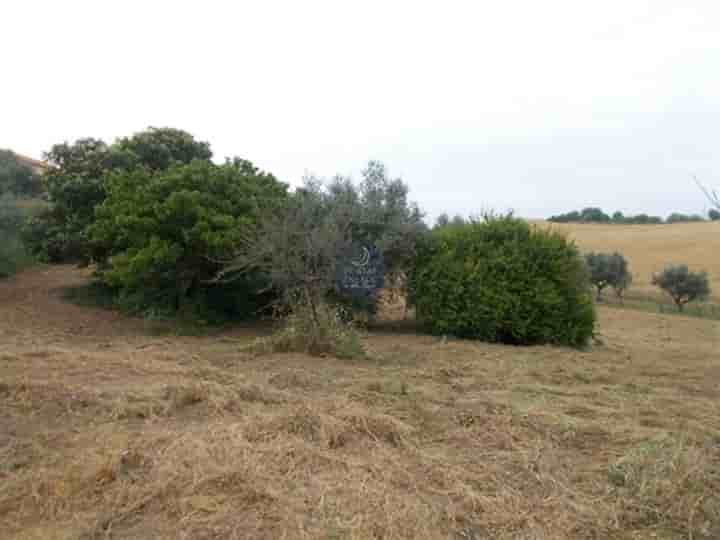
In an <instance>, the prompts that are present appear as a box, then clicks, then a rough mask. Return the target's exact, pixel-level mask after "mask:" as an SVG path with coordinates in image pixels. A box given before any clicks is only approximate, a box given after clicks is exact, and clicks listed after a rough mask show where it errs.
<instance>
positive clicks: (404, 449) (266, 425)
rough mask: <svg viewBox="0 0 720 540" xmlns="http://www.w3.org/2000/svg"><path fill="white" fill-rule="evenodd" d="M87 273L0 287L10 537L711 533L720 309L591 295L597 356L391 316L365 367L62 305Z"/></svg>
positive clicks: (715, 513)
mask: <svg viewBox="0 0 720 540" xmlns="http://www.w3.org/2000/svg"><path fill="white" fill-rule="evenodd" d="M662 229H665V228H662ZM658 230H661V228H658ZM577 234H578V235H579V236H580V235H582V234H584V233H582V232H578V233H577ZM638 234H640V235H642V234H643V233H638ZM647 234H648V235H651V233H650V232H648V233H647ZM628 236H632V234H631V233H628ZM601 242H602V234H599V232H598V234H597V244H596V246H594V247H597V248H602V247H604V246H606V245H607V246H608V247H609V246H610V244H609V243H608V244H602V243H601ZM633 242H634V241H631V240H630V239H629V238H626V240H624V241H623V244H622V245H620V246H615V245H614V244H613V247H619V248H622V247H623V246H628V248H630V247H632V248H633V249H637V245H636V244H635V243H633ZM628 254H629V255H630V256H631V257H632V253H630V252H629V253H628ZM648 259H650V257H648ZM637 264H638V266H639V265H640V264H648V267H650V266H652V264H653V263H652V262H650V261H648V262H645V263H639V262H638V263H637ZM83 280H84V276H83V274H82V273H81V272H80V271H78V270H75V269H73V268H70V267H54V268H44V267H40V268H36V269H33V270H30V271H27V272H25V273H23V274H21V275H19V276H16V277H15V278H13V279H11V280H9V281H4V282H0V537H1V538H3V539H50V540H52V539H78V540H79V539H131V538H132V539H148V540H150V539H177V538H180V539H211V538H213V539H215V538H228V539H233V538H234V539H244V538H267V539H271V538H286V539H294V538H307V539H310V538H321V539H328V540H329V539H385V540H391V539H400V538H407V539H453V540H461V539H464V540H481V539H495V538H497V539H518V540H520V539H524V540H531V539H532V540H545V539H547V540H564V539H640V538H642V539H645V538H653V539H687V540H690V539H692V540H701V539H703V540H712V539H718V538H720V359H719V357H718V352H717V351H718V346H719V345H720V323H718V322H717V321H709V320H702V319H691V318H685V317H679V316H662V315H657V314H649V313H643V312H638V311H632V310H618V309H607V308H604V309H601V310H600V325H599V329H600V341H599V342H597V343H596V344H595V345H594V346H593V347H592V349H591V350H587V351H577V350H570V349H562V348H552V347H534V348H520V347H503V346H493V345H487V344H482V343H473V342H468V341H456V340H442V339H437V338H433V337H429V336H423V335H419V334H416V333H414V332H412V331H411V329H404V330H403V329H399V328H395V329H391V328H382V327H381V328H377V329H375V330H373V331H372V332H371V333H370V334H369V335H368V336H367V337H366V338H365V339H366V344H367V346H368V348H369V349H370V351H371V353H372V358H371V359H370V360H365V361H362V362H360V361H341V360H337V359H335V358H330V357H327V358H311V357H306V356H304V355H301V354H276V355H271V356H251V355H249V354H247V353H245V352H243V351H242V348H243V346H244V345H245V344H247V343H248V342H249V341H250V340H251V339H252V338H253V337H254V336H256V335H258V334H260V333H263V332H265V331H266V329H262V328H238V329H235V330H233V331H225V332H223V333H220V334H218V335H213V336H204V337H194V338H191V337H177V336H172V337H168V336H167V335H165V336H162V335H158V333H157V331H156V330H157V329H153V328H149V327H147V326H146V325H145V324H144V323H143V322H142V321H138V320H132V319H127V318H124V317H122V316H120V315H118V314H116V313H113V312H111V311H103V310H99V309H93V308H87V307H79V306H75V305H71V304H67V303H65V302H63V301H62V300H61V299H60V291H61V289H62V287H65V286H68V285H73V284H79V283H82V282H83ZM151 330H153V331H151Z"/></svg>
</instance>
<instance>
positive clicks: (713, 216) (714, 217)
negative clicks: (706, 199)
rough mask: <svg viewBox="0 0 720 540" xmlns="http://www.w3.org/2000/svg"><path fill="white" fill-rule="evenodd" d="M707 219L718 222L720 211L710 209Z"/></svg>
mask: <svg viewBox="0 0 720 540" xmlns="http://www.w3.org/2000/svg"><path fill="white" fill-rule="evenodd" d="M708 218H710V219H711V220H712V221H717V220H720V210H715V209H714V208H711V209H710V211H709V212H708Z"/></svg>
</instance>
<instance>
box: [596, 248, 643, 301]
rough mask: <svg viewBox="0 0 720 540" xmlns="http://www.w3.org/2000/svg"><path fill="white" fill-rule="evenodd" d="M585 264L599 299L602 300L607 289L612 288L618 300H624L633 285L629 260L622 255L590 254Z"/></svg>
mask: <svg viewBox="0 0 720 540" xmlns="http://www.w3.org/2000/svg"><path fill="white" fill-rule="evenodd" d="M585 262H586V263H587V266H588V268H589V270H590V282H591V283H592V284H593V285H594V286H595V289H596V290H597V299H598V300H601V299H602V292H603V290H604V289H605V288H606V287H612V288H613V289H614V290H615V294H616V296H617V297H618V298H621V299H622V298H623V296H624V294H625V292H626V291H627V289H628V288H629V287H630V284H631V283H632V274H631V273H630V268H629V265H628V262H627V259H625V257H624V256H623V255H622V254H621V253H617V252H615V253H594V252H592V253H588V254H587V255H585Z"/></svg>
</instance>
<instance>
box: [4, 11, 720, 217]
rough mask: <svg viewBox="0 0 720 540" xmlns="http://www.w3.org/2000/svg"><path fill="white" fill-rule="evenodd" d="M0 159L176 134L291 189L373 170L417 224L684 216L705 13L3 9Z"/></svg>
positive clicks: (708, 111)
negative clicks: (417, 208) (421, 212)
mask: <svg viewBox="0 0 720 540" xmlns="http://www.w3.org/2000/svg"><path fill="white" fill-rule="evenodd" d="M1 16H2V31H0V50H2V51H3V69H2V72H3V82H2V84H1V85H0V98H1V99H0V111H2V114H1V116H0V148H2V147H6V148H11V149H14V150H16V151H18V152H21V153H25V154H29V155H32V156H36V157H40V156H41V154H42V152H43V151H45V150H47V149H48V148H49V147H50V146H51V145H52V144H54V143H56V142H61V141H63V140H74V139H76V138H79V137H85V136H94V137H101V138H103V139H106V140H107V141H112V140H113V139H114V138H116V137H118V136H123V135H128V134H131V133H133V132H135V131H139V130H141V129H143V128H145V127H147V126H150V125H153V126H172V127H178V128H182V129H185V130H188V131H190V132H192V133H193V134H195V135H196V136H197V137H199V138H201V139H203V140H207V141H209V142H210V143H211V144H212V147H213V150H214V152H215V155H216V157H217V158H220V159H221V158H223V157H224V156H231V155H239V156H242V157H244V158H247V159H250V160H252V161H253V162H255V163H256V164H257V165H259V166H260V167H262V168H264V169H267V170H269V171H271V172H273V173H274V174H276V175H277V176H278V177H279V178H280V179H282V180H284V181H286V182H289V183H291V184H297V183H298V182H299V180H300V178H301V177H302V175H303V173H304V172H305V171H312V172H314V173H317V174H320V175H325V176H331V175H333V174H334V173H337V172H339V173H343V174H350V173H352V174H357V171H358V170H359V169H361V168H362V166H363V164H364V162H366V161H367V160H368V159H380V160H382V161H384V162H385V163H386V165H387V166H388V167H389V169H390V171H391V172H392V173H393V174H395V175H399V176H402V177H403V179H404V180H405V181H406V182H407V183H408V184H409V185H410V187H411V192H412V196H413V198H414V199H415V200H417V201H418V202H419V203H420V204H421V206H422V207H423V208H424V209H425V210H426V211H427V212H428V214H429V215H430V217H434V216H436V215H437V214H439V213H440V212H442V211H447V212H449V213H451V214H452V213H463V214H468V213H472V212H476V211H478V210H480V209H482V208H495V209H497V210H503V209H508V208H512V209H515V210H516V212H517V213H518V214H520V215H523V216H526V217H543V216H547V215H549V214H552V213H557V212H561V211H567V210H572V209H576V208H579V207H582V206H586V205H597V206H602V207H604V208H605V209H606V210H615V209H620V210H623V211H625V212H627V213H635V212H648V213H658V214H667V213H669V212H671V211H674V210H679V211H684V212H700V211H703V210H704V209H705V207H706V204H705V201H704V200H703V198H702V195H701V194H700V193H699V191H698V190H697V189H696V188H695V187H694V185H693V183H692V181H691V179H690V174H692V173H694V174H697V175H698V176H699V177H700V178H701V179H702V180H703V181H705V182H706V183H707V184H710V185H714V186H717V187H720V2H718V1H717V0H685V1H683V2H681V1H678V0H668V1H666V0H603V1H602V2H589V1H578V0H544V1H541V2H539V1H534V0H523V1H520V0H504V1H501V2H496V1H492V2H491V1H487V0H486V1H481V0H476V1H467V2H454V1H449V0H444V1H436V2H422V1H418V0H414V1H407V2H406V1H392V0H385V1H371V0H363V1H354V2H345V1H341V0H335V1H322V2H321V1H313V0H304V1H271V0H264V1H253V2H250V1H229V0H228V1H211V0H204V1H202V2H200V1H193V2H185V1H179V0H174V1H161V0H153V1H150V0H144V1H131V0H123V1H102V2H98V1H81V0H73V1H68V2H58V1H57V0H46V1H42V0H23V1H11V2H4V3H3V6H2V15H1Z"/></svg>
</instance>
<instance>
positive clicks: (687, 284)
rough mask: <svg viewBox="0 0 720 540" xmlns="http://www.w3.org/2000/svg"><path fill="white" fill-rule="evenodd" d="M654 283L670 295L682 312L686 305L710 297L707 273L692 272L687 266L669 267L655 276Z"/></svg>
mask: <svg viewBox="0 0 720 540" xmlns="http://www.w3.org/2000/svg"><path fill="white" fill-rule="evenodd" d="M652 282H653V285H657V286H658V287H660V288H661V289H662V290H663V291H665V292H666V293H667V294H668V295H670V297H671V298H672V299H673V302H675V305H677V307H678V310H680V311H683V309H684V308H685V304H687V303H689V302H693V301H695V300H704V299H705V298H707V297H708V296H710V282H709V280H708V275H707V273H706V272H691V271H690V270H689V269H688V267H687V265H685V264H679V265H672V266H668V267H667V268H665V269H664V270H663V271H662V272H660V273H659V274H656V275H654V276H653V280H652Z"/></svg>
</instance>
